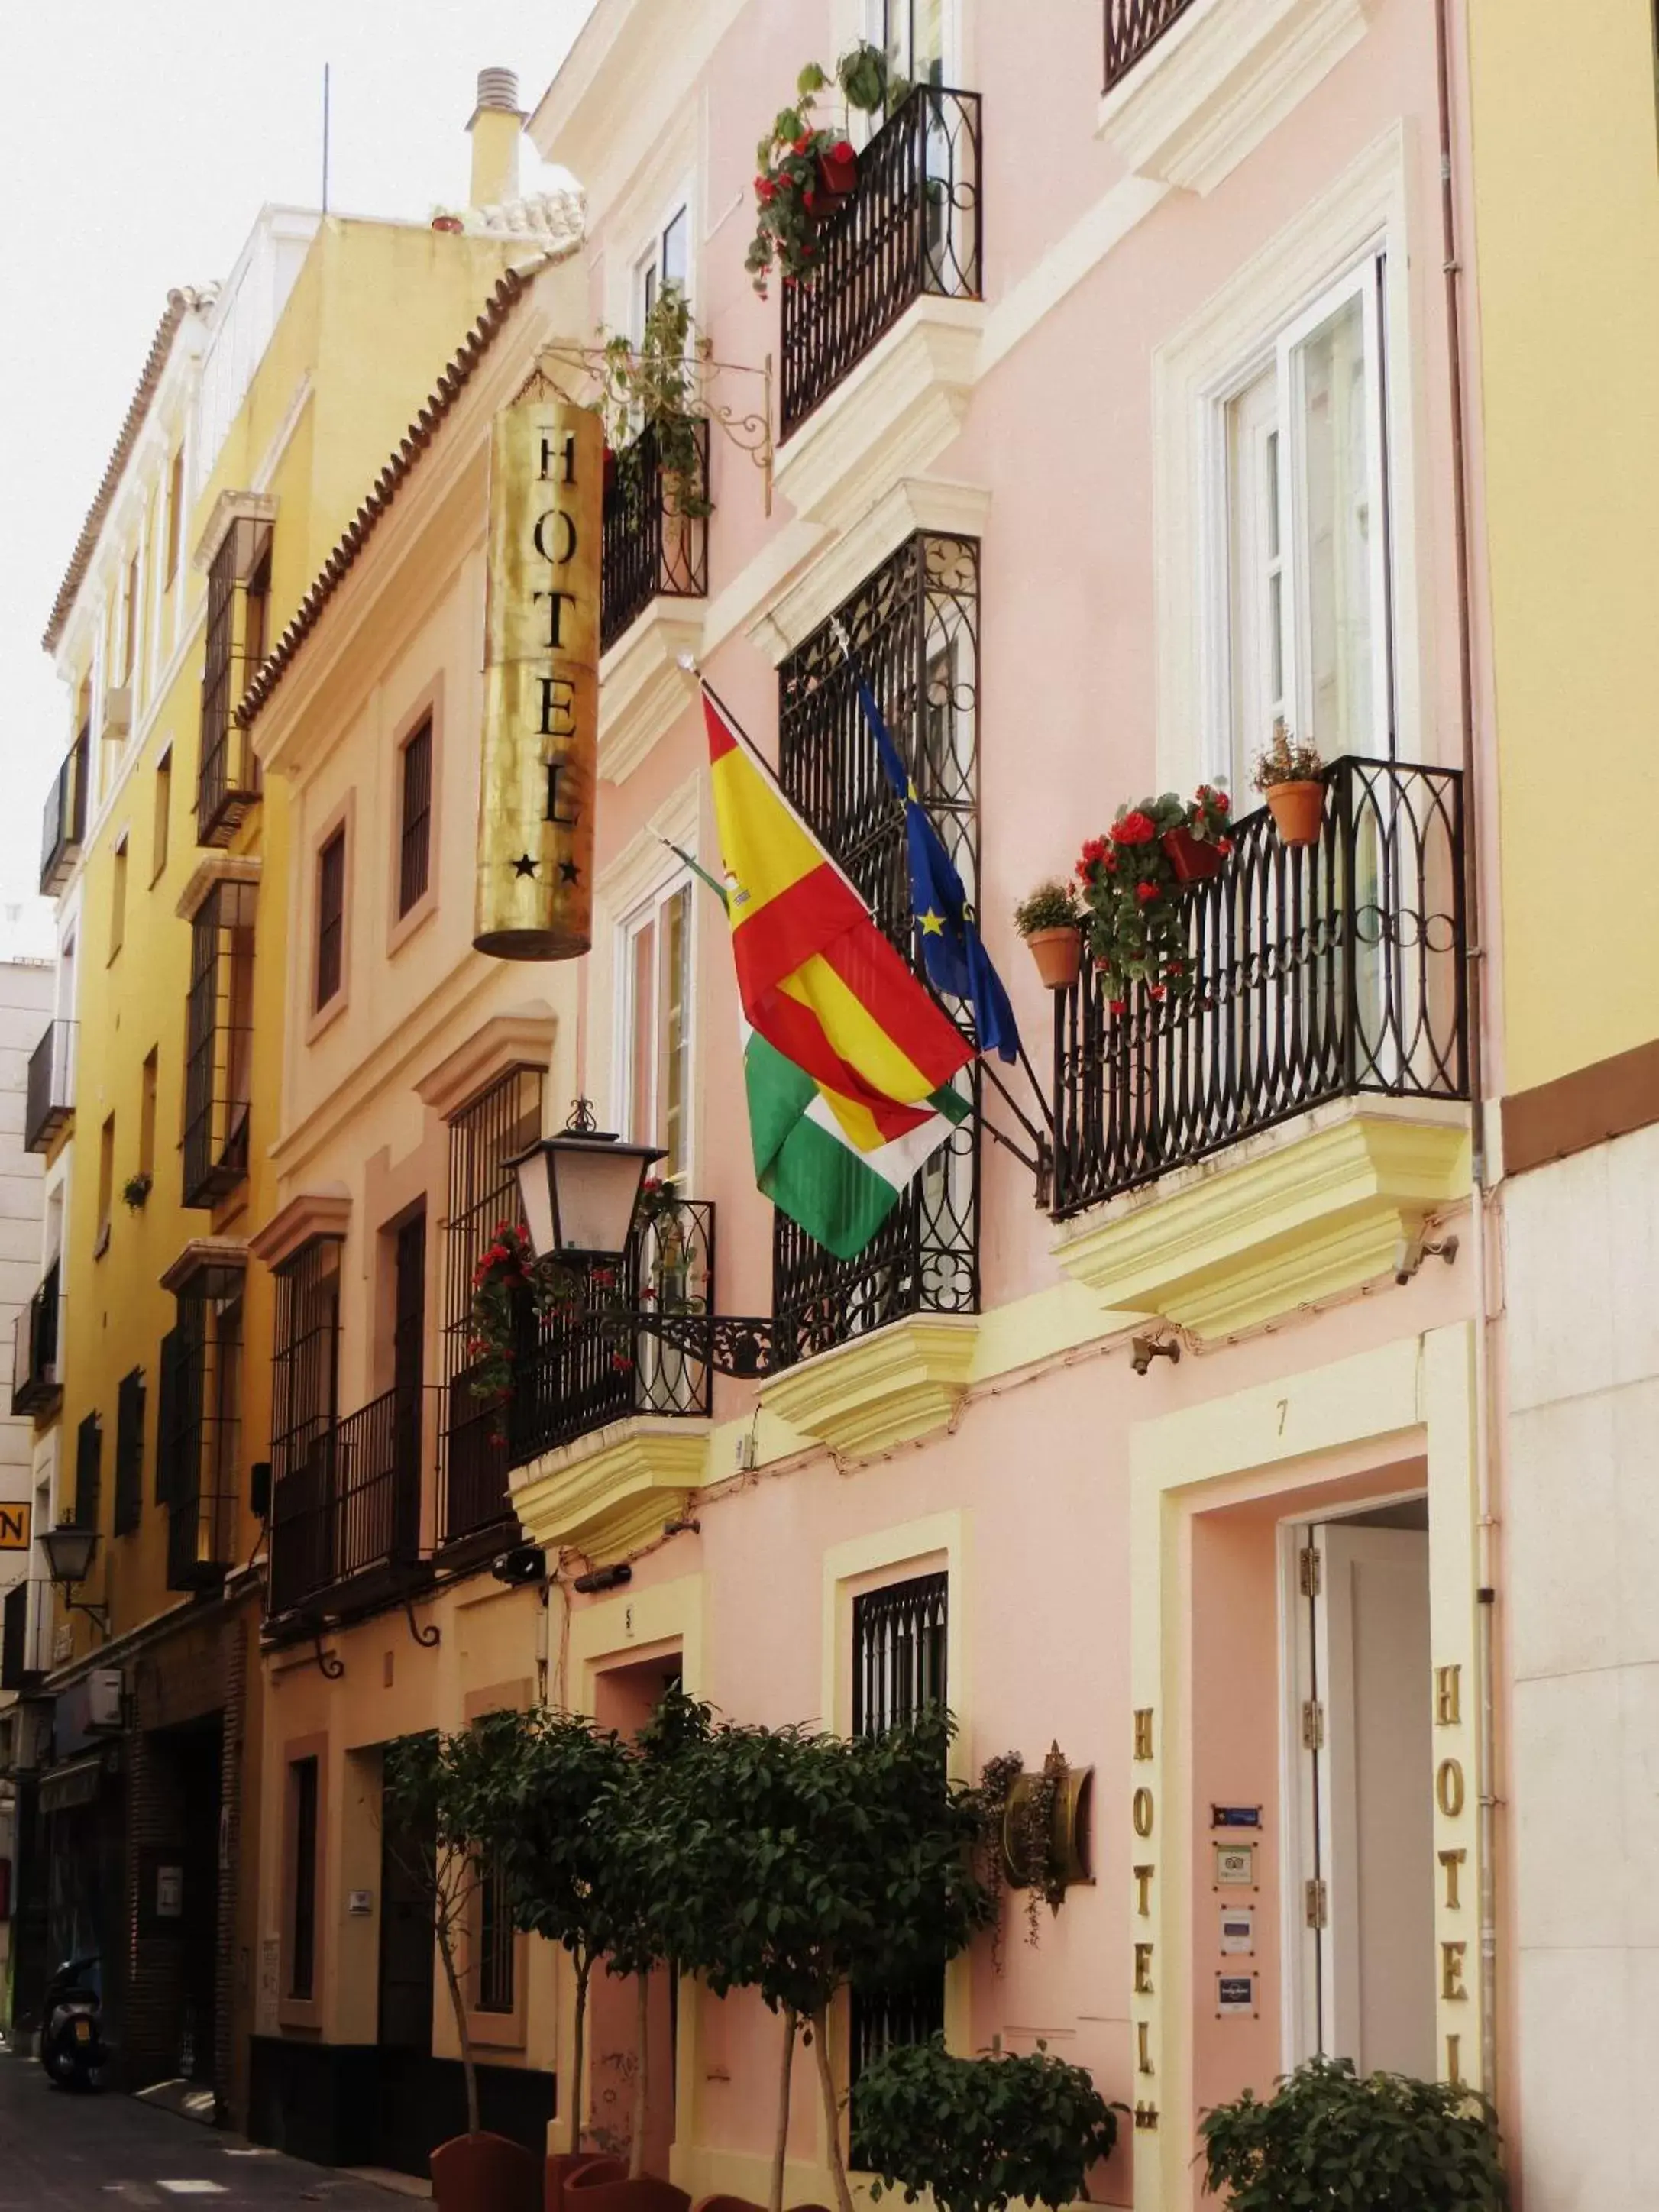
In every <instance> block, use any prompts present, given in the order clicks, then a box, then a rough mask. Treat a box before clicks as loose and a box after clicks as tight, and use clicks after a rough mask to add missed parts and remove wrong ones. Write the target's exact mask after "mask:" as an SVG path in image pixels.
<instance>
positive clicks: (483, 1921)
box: [477, 1851, 514, 2013]
mask: <svg viewBox="0 0 1659 2212" xmlns="http://www.w3.org/2000/svg"><path fill="white" fill-rule="evenodd" d="M513 1965H514V1959H513V1913H512V1906H511V1899H510V1897H509V1893H508V1890H507V1868H506V1865H505V1863H504V1862H503V1861H502V1860H501V1857H499V1855H498V1854H496V1853H495V1852H493V1851H492V1852H490V1853H489V1854H488V1855H487V1856H486V1857H485V1859H484V1862H483V1866H482V1868H481V1869H480V1870H479V1875H478V1990H477V2008H478V2010H479V2011H480V2012H489V2013H510V2012H511V2011H512V2009H513V1998H514V1990H513Z"/></svg>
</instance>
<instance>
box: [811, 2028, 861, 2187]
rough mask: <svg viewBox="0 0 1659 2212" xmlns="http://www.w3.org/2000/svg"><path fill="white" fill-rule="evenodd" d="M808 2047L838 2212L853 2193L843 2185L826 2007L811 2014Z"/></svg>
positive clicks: (844, 2168)
mask: <svg viewBox="0 0 1659 2212" xmlns="http://www.w3.org/2000/svg"><path fill="white" fill-rule="evenodd" d="M812 2047H813V2049H814V2051H816V2052H817V2061H818V2087H819V2088H820V2089H821V2090H822V2091H823V2127H824V2134H825V2136H826V2137H827V2138H828V2142H829V2179H831V2180H832V2181H833V2182H834V2183H835V2185H836V2204H837V2205H838V2206H839V2207H840V2212H853V2192H852V2191H851V2190H850V2189H849V2188H848V2185H847V2161H846V2160H845V2159H843V2158H842V2154H841V2112H840V2111H839V2109H838V2108H837V2106H836V2077H835V2075H834V2074H833V2073H832V2072H831V2071H830V2067H829V2006H828V2005H820V2006H819V2007H818V2008H817V2011H816V2012H815V2013H814V2014H813V2015H812Z"/></svg>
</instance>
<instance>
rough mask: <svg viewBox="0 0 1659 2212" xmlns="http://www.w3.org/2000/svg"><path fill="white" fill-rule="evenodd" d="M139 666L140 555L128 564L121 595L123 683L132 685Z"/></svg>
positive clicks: (134, 556)
mask: <svg viewBox="0 0 1659 2212" xmlns="http://www.w3.org/2000/svg"><path fill="white" fill-rule="evenodd" d="M137 665H138V555H137V551H136V550H135V551H134V553H133V555H132V557H131V560H130V561H129V562H127V573H126V580H125V585H124V586H123V589H122V593H121V681H122V683H123V684H131V681H132V679H133V673H134V671H135V670H136V669H137Z"/></svg>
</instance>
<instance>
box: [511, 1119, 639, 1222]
mask: <svg viewBox="0 0 1659 2212" xmlns="http://www.w3.org/2000/svg"><path fill="white" fill-rule="evenodd" d="M662 1158H665V1154H664V1152H663V1148H662V1146H660V1145H624V1144H623V1142H622V1141H621V1139H619V1138H617V1137H616V1136H614V1135H612V1134H611V1133H610V1132H609V1131H607V1130H604V1129H600V1128H599V1127H597V1126H596V1125H595V1123H594V1120H593V1114H592V1108H591V1107H590V1106H589V1105H588V1103H587V1101H586V1099H585V1098H579V1099H578V1100H577V1101H576V1103H575V1104H574V1106H573V1107H572V1108H571V1109H570V1119H569V1120H568V1121H567V1122H566V1124H565V1127H564V1132H563V1133H562V1135H561V1136H557V1137H541V1138H538V1139H537V1141H536V1142H535V1143H534V1144H533V1145H532V1146H531V1147H530V1149H529V1151H528V1152H520V1153H519V1154H518V1156H517V1157H516V1158H514V1159H513V1160H512V1161H511V1162H510V1163H509V1164H510V1165H511V1166H512V1167H513V1169H514V1170H515V1171H516V1172H517V1175H518V1178H519V1200H520V1205H521V1206H523V1208H524V1218H525V1224H526V1227H527V1228H528V1230H529V1231H530V1243H531V1248H532V1250H533V1251H534V1253H535V1255H536V1256H537V1258H538V1260H610V1261H617V1260H620V1259H621V1258H622V1256H623V1253H624V1252H625V1251H626V1249H628V1239H629V1235H630V1234H631V1232H632V1231H633V1227H634V1215H635V1211H636V1209H637V1207H638V1206H639V1202H640V1189H641V1185H642V1184H643V1182H644V1181H645V1176H646V1170H647V1169H648V1168H650V1167H652V1166H653V1165H654V1164H655V1163H656V1162H657V1161H658V1160H659V1159H662Z"/></svg>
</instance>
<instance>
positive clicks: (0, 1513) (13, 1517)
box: [0, 1504, 29, 1552]
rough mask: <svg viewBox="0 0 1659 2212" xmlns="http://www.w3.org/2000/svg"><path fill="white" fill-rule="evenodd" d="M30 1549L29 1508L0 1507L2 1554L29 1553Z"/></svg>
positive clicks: (20, 1505)
mask: <svg viewBox="0 0 1659 2212" xmlns="http://www.w3.org/2000/svg"><path fill="white" fill-rule="evenodd" d="M28 1547H29V1508H28V1507H27V1505H26V1504H4V1505H0V1552H27V1549H28Z"/></svg>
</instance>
